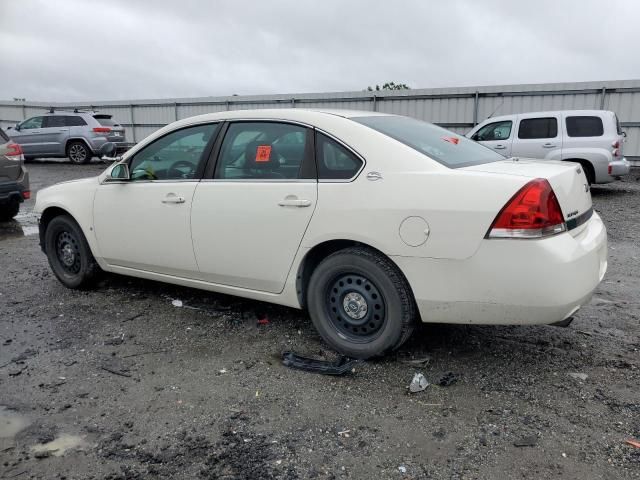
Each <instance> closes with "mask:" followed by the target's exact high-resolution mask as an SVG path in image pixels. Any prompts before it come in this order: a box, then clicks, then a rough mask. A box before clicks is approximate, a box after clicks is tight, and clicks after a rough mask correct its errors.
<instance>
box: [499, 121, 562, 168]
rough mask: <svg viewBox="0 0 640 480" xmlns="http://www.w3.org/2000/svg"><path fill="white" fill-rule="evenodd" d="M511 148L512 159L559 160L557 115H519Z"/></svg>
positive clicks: (559, 143)
mask: <svg viewBox="0 0 640 480" xmlns="http://www.w3.org/2000/svg"><path fill="white" fill-rule="evenodd" d="M516 127H517V128H516V132H515V136H514V140H513V144H512V147H511V154H512V155H513V156H514V157H522V158H540V159H549V160H559V159H560V157H561V153H562V128H561V125H560V116H559V115H541V114H537V115H535V114H524V115H519V117H518V124H517V125H516Z"/></svg>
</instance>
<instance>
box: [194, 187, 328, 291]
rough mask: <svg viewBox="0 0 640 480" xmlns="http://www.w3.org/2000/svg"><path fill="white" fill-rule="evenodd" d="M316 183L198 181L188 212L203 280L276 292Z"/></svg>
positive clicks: (307, 218)
mask: <svg viewBox="0 0 640 480" xmlns="http://www.w3.org/2000/svg"><path fill="white" fill-rule="evenodd" d="M317 186H318V184H317V182H316V181H315V180H314V181H309V182H308V183H307V182H277V181H276V182H260V181H207V182H201V183H200V184H199V185H198V187H197V189H196V193H195V195H194V199H193V207H192V209H191V228H192V237H193V248H194V250H195V256H196V259H197V263H198V266H199V268H200V272H201V273H200V274H201V278H202V280H205V281H208V282H212V283H219V284H224V285H230V286H235V287H242V288H248V289H252V290H260V291H266V292H271V293H279V292H281V291H282V290H283V288H284V284H285V281H286V279H287V275H288V273H289V269H290V268H291V264H292V263H293V259H294V257H295V256H296V253H297V251H298V247H299V246H300V242H301V241H302V237H303V235H304V232H305V231H306V229H307V226H308V224H309V221H310V220H311V216H312V215H313V211H314V209H315V206H316V201H317V197H318V191H317Z"/></svg>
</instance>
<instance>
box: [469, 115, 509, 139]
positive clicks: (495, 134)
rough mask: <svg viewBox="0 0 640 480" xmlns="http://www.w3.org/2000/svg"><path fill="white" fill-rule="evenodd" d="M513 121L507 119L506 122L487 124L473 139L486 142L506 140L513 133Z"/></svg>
mask: <svg viewBox="0 0 640 480" xmlns="http://www.w3.org/2000/svg"><path fill="white" fill-rule="evenodd" d="M512 125H513V122H512V121H511V120H506V121H504V122H494V123H489V124H488V125H485V126H484V127H482V128H481V129H480V130H478V131H477V132H476V133H475V135H473V140H477V141H479V142H486V141H490V140H506V139H507V138H509V136H510V135H511V126H512Z"/></svg>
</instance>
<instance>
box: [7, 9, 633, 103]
mask: <svg viewBox="0 0 640 480" xmlns="http://www.w3.org/2000/svg"><path fill="white" fill-rule="evenodd" d="M622 12H624V13H622ZM638 13H640V4H636V2H624V1H622V0H620V1H618V0H613V1H609V2H606V3H605V2H596V1H589V0H587V1H568V0H567V1H563V2H556V1H536V2H513V1H508V0H484V1H482V2H478V1H473V0H452V1H446V2H444V1H424V0H422V1H420V0H413V1H404V2H379V1H375V0H368V1H365V0H351V1H348V2H345V1H339V0H322V1H320V0H317V1H304V2H300V1H294V0H272V1H269V2H261V1H258V0H253V1H248V0H235V1H204V0H202V1H195V0H180V1H169V0H153V1H147V0H138V1H135V2H133V1H126V0H110V1H109V2H86V1H83V0H60V1H57V2H51V1H47V0H20V1H18V0H8V1H7V0H3V1H0V59H1V61H2V64H3V74H2V75H0V98H4V99H11V98H12V97H26V98H27V99H28V100H50V101H67V100H68V101H80V100H94V101H95V100H110V99H140V98H163V97H188V96H209V95H213V96H218V95H231V94H234V93H237V94H266V93H301V92H323V91H345V90H362V89H364V88H366V87H367V86H368V85H373V84H376V83H384V82H386V81H395V82H403V83H407V84H409V85H410V86H412V87H413V88H426V87H447V86H463V85H483V84H484V85H486V84H509V83H537V82H559V81H585V80H605V79H628V78H638V77H640V57H638V56H637V55H634V54H633V53H629V52H630V51H629V48H632V46H631V45H632V44H631V40H632V39H633V38H634V36H635V28H636V25H635V23H636V22H635V20H636V19H637V18H638Z"/></svg>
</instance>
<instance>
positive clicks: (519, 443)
mask: <svg viewBox="0 0 640 480" xmlns="http://www.w3.org/2000/svg"><path fill="white" fill-rule="evenodd" d="M513 444H514V445H515V446H516V447H535V446H536V445H538V437H536V436H535V435H529V436H526V437H522V438H520V439H519V440H516V441H515V442H513Z"/></svg>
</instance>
